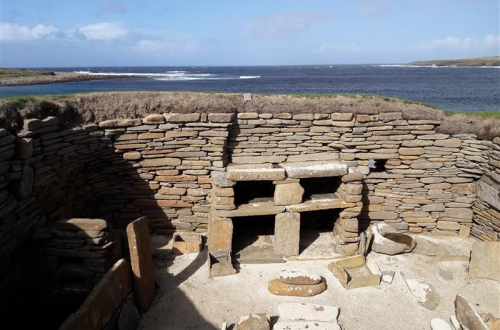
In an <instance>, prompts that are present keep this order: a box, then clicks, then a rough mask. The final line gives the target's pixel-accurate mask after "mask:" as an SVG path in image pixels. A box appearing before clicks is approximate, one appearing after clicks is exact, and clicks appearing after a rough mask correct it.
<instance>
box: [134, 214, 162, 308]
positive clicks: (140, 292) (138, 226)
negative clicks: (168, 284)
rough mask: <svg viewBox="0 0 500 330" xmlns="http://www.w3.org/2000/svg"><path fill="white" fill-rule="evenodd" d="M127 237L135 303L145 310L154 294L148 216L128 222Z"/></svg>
mask: <svg viewBox="0 0 500 330" xmlns="http://www.w3.org/2000/svg"><path fill="white" fill-rule="evenodd" d="M127 238H128V245H129V250H130V262H131V266H132V274H133V279H134V291H135V295H136V298H137V305H138V307H139V309H140V310H141V311H143V312H145V311H147V310H148V309H149V306H151V303H152V302H153V300H154V298H155V295H156V286H155V285H156V284H155V278H154V270H153V259H152V254H151V248H150V236H149V221H148V218H147V217H142V218H139V219H137V220H135V221H133V222H132V223H130V224H129V225H128V226H127Z"/></svg>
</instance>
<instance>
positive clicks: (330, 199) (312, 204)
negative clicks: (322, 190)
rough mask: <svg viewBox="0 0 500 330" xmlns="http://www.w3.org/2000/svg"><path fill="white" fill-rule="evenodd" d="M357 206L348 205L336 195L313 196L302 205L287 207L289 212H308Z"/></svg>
mask: <svg viewBox="0 0 500 330" xmlns="http://www.w3.org/2000/svg"><path fill="white" fill-rule="evenodd" d="M354 206H356V203H346V202H344V201H343V200H342V199H341V198H339V197H338V196H337V195H335V194H324V195H320V196H313V197H312V199H310V200H307V201H305V202H304V203H301V204H296V205H290V206H287V207H286V210H287V211H288V212H307V211H317V210H330V209H345V208H350V207H354Z"/></svg>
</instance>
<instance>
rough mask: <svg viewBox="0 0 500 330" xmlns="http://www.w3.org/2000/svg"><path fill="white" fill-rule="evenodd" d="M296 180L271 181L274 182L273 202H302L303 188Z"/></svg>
mask: <svg viewBox="0 0 500 330" xmlns="http://www.w3.org/2000/svg"><path fill="white" fill-rule="evenodd" d="M282 182H283V183H282ZM298 182H299V180H298V179H288V180H285V181H275V182H273V183H275V184H276V187H275V189H274V204H275V205H293V204H300V203H302V197H303V196H304V188H302V186H301V185H300V183H298Z"/></svg>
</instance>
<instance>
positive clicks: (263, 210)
mask: <svg viewBox="0 0 500 330" xmlns="http://www.w3.org/2000/svg"><path fill="white" fill-rule="evenodd" d="M216 212H217V215H218V216H220V217H223V218H235V217H251V216H254V215H273V214H279V213H283V212H285V207H284V206H276V205H274V203H273V202H272V201H265V202H255V203H249V204H243V205H240V206H239V207H238V208H237V209H236V210H231V211H226V210H217V211H216Z"/></svg>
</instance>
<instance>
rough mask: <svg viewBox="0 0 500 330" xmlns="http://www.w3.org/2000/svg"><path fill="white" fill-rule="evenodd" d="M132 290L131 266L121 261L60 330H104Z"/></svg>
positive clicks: (108, 272) (109, 271) (111, 269)
mask: <svg viewBox="0 0 500 330" xmlns="http://www.w3.org/2000/svg"><path fill="white" fill-rule="evenodd" d="M132 290H133V284H132V276H131V272H130V264H129V263H128V262H127V261H126V260H125V259H120V260H118V261H117V262H116V263H115V264H114V265H113V266H112V267H111V268H110V269H109V270H108V271H107V272H106V274H105V275H104V277H103V278H102V279H101V280H100V281H99V283H98V284H97V285H96V286H95V287H94V289H92V292H90V294H89V295H88V297H87V299H85V302H84V303H83V304H82V305H81V306H80V308H79V309H78V311H76V312H75V313H73V314H71V315H70V316H69V317H68V319H67V320H66V321H65V322H64V323H63V324H62V325H61V327H60V329H61V330H99V329H103V328H104V326H105V325H106V324H107V323H108V322H109V320H110V319H111V317H112V316H113V314H115V312H116V311H117V310H118V308H120V306H121V304H122V302H123V301H124V300H125V298H126V297H127V296H128V294H129V293H130V292H132Z"/></svg>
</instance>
